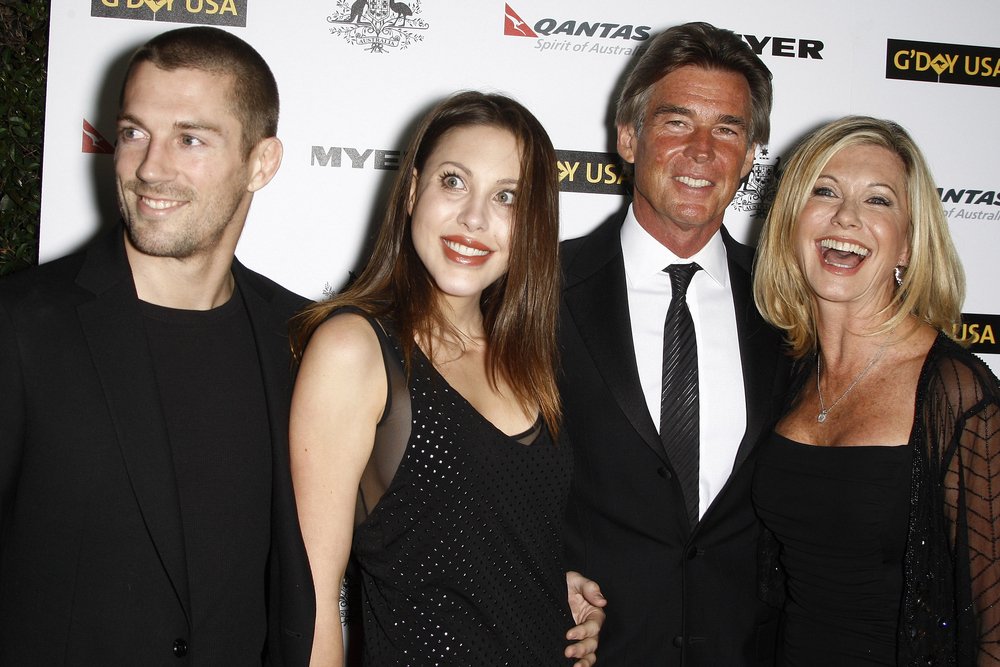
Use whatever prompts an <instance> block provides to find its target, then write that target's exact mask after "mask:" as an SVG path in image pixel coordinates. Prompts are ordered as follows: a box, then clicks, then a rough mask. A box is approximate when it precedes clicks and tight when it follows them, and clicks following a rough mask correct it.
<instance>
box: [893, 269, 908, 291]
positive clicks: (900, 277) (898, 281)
mask: <svg viewBox="0 0 1000 667" xmlns="http://www.w3.org/2000/svg"><path fill="white" fill-rule="evenodd" d="M905 269H906V267H905V266H897V267H896V268H895V269H893V270H892V275H893V276H894V277H895V278H896V287H899V286H900V285H902V284H903V271H904V270H905Z"/></svg>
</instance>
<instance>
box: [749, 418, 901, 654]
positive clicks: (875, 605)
mask: <svg viewBox="0 0 1000 667" xmlns="http://www.w3.org/2000/svg"><path fill="white" fill-rule="evenodd" d="M911 461H912V450H911V447H910V446H908V445H901V446H898V447H893V446H889V447H879V446H876V447H819V446H813V445H806V444H801V443H797V442H794V441H792V440H789V439H787V438H784V437H782V436H780V435H778V434H776V433H775V434H772V436H771V438H770V439H769V440H768V441H767V442H765V443H763V446H762V447H761V450H760V452H759V454H758V460H757V468H756V471H755V474H754V482H753V500H754V505H755V506H756V508H757V512H758V514H759V515H760V517H761V520H762V521H763V522H764V525H765V526H766V527H767V528H768V529H770V530H771V531H772V532H773V533H774V534H775V536H776V537H777V539H778V541H779V542H780V544H781V551H780V559H781V566H782V567H783V569H784V571H785V576H786V586H787V591H786V598H785V600H786V601H785V614H784V627H783V632H782V652H781V653H782V658H781V660H779V665H795V666H802V667H824V666H834V665H838V666H840V665H843V666H847V665H850V666H852V667H853V666H858V667H860V666H863V665H895V664H896V629H897V626H898V623H899V617H900V607H901V604H902V590H903V553H904V550H905V547H906V534H907V516H908V512H909V488H910V470H911Z"/></svg>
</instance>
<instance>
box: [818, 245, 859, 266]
mask: <svg viewBox="0 0 1000 667" xmlns="http://www.w3.org/2000/svg"><path fill="white" fill-rule="evenodd" d="M818 246H819V251H820V255H821V256H822V257H823V261H824V262H825V263H826V264H829V265H830V266H834V267H836V268H838V269H856V268H857V267H859V266H860V265H861V263H862V262H864V261H865V259H866V258H867V257H868V255H870V254H871V250H869V249H868V248H866V247H864V246H863V245H860V244H858V243H851V242H850V241H839V240H837V239H820V241H819V243H818Z"/></svg>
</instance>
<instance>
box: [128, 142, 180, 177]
mask: <svg viewBox="0 0 1000 667" xmlns="http://www.w3.org/2000/svg"><path fill="white" fill-rule="evenodd" d="M173 172H174V167H173V162H172V161H171V159H170V155H169V150H168V148H167V147H166V146H164V145H163V144H162V143H161V142H158V141H153V140H150V141H149V143H147V144H146V151H145V153H144V154H143V156H142V160H141V161H140V162H139V166H138V167H137V168H136V170H135V175H136V177H137V178H138V179H139V180H141V181H143V182H144V183H160V182H163V181H169V180H171V178H173Z"/></svg>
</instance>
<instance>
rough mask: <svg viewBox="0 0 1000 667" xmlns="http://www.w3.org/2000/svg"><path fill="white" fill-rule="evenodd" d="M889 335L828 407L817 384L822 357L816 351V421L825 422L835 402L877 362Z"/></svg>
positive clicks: (842, 397) (849, 391) (883, 351)
mask: <svg viewBox="0 0 1000 667" xmlns="http://www.w3.org/2000/svg"><path fill="white" fill-rule="evenodd" d="M891 337H892V334H891V333H890V334H889V336H887V337H886V339H885V342H883V343H882V344H881V345H879V348H878V351H877V352H875V355H874V356H873V357H872V358H871V361H869V362H868V365H867V366H865V367H864V369H863V370H862V371H861V372H860V373H858V375H857V377H855V378H854V381H853V382H851V384H850V386H849V387H847V389H845V390H844V393H843V394H841V395H840V397H839V398H838V399H837V400H835V401H834V402H833V403H831V404H830V407H826V405H825V404H824V402H823V390H822V389H820V386H819V385H820V382H819V373H820V359H821V358H822V356H823V355H821V354H820V353H819V352H817V353H816V394H817V395H818V396H819V414H817V415H816V421H818V422H819V423H820V424H822V423H823V422H825V421H826V417H827V415H829V414H830V411H831V410H833V409H834V408H835V407H837V404H838V403H840V402H841V401H842V400H844V399H845V398H846V397H847V395H848V394H850V393H851V392H852V391H853V390H854V388H855V387H857V386H858V383H859V382H861V380H862V379H863V378H864V377H865V376H866V375H868V371H870V370H871V369H872V367H873V366H874V365H875V364H876V362H878V360H879V359H881V358H882V355H883V354H885V348H886V346H887V345H888V344H889V339H890V338H891Z"/></svg>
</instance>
